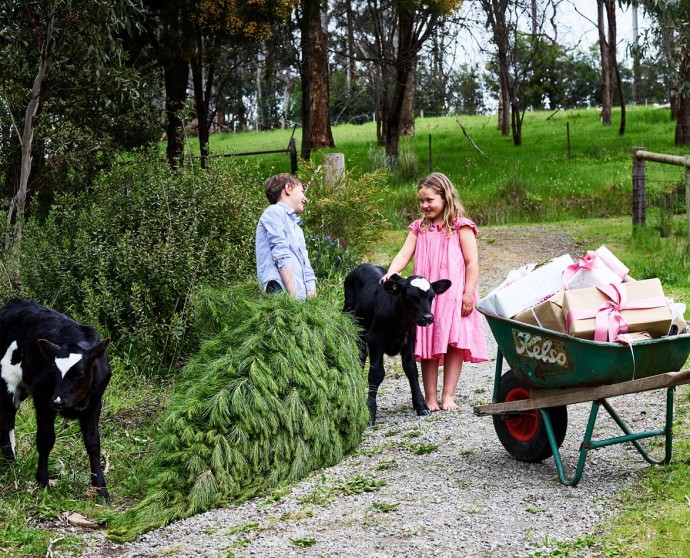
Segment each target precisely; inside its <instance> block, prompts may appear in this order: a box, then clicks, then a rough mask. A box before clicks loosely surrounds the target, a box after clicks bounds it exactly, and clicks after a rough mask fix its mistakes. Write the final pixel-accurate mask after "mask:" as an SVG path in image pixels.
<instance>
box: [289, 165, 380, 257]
mask: <svg viewBox="0 0 690 558" xmlns="http://www.w3.org/2000/svg"><path fill="white" fill-rule="evenodd" d="M299 174H300V179H301V180H302V182H304V183H305V184H306V185H307V186H308V190H307V198H308V199H309V203H308V204H307V207H306V209H305V212H304V215H303V216H302V217H303V219H304V225H305V229H306V231H312V232H314V233H317V234H320V235H323V236H329V237H331V239H333V240H334V241H335V240H337V241H338V242H339V244H340V246H341V247H342V249H344V250H347V251H348V252H349V253H350V254H352V255H353V256H355V257H361V256H363V255H364V254H365V253H366V250H367V248H368V246H369V245H370V244H371V243H372V242H373V241H374V240H375V239H376V238H377V235H378V233H379V232H380V230H381V229H382V228H387V227H389V226H390V224H389V223H388V222H387V221H386V219H385V218H384V217H383V215H382V213H381V210H380V207H381V206H382V205H383V203H382V202H383V197H384V196H385V195H386V187H385V180H386V174H385V173H383V172H380V171H378V172H371V173H364V174H362V175H358V176H355V175H353V174H346V175H345V178H344V179H343V181H342V182H340V183H339V185H338V186H335V187H334V186H332V185H331V184H329V183H328V181H327V180H326V176H325V172H324V169H323V168H321V167H315V166H314V165H313V164H311V163H305V164H304V166H303V170H301V171H300V173H299ZM310 259H311V255H310Z"/></svg>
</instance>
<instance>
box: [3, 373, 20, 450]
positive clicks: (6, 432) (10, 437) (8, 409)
mask: <svg viewBox="0 0 690 558" xmlns="http://www.w3.org/2000/svg"><path fill="white" fill-rule="evenodd" d="M16 414H17V409H16V407H15V406H14V398H13V397H12V396H11V395H9V394H8V393H7V387H6V385H5V382H3V381H2V380H0V451H1V455H0V457H1V458H2V459H4V460H7V461H14V448H13V447H12V446H13V445H14V417H15V415H16Z"/></svg>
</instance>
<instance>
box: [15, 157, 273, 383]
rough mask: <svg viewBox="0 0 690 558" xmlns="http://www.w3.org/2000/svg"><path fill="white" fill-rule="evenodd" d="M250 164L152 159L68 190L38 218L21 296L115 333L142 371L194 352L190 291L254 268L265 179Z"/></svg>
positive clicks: (32, 223)
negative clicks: (175, 163) (181, 165)
mask: <svg viewBox="0 0 690 558" xmlns="http://www.w3.org/2000/svg"><path fill="white" fill-rule="evenodd" d="M253 172H254V171H253V170H252V169H251V168H250V167H246V166H238V165H236V166H224V167H223V168H212V169H211V170H210V171H208V172H194V171H190V170H183V169H181V170H178V171H176V172H175V173H173V172H171V171H170V170H169V169H168V168H167V166H166V165H165V163H164V162H162V161H159V160H158V158H153V160H151V161H147V160H146V158H145V157H144V156H141V157H139V158H137V159H136V160H135V161H132V162H130V163H129V164H125V165H122V166H120V167H118V168H116V169H114V170H112V171H111V172H108V173H105V174H103V175H102V176H101V177H99V178H98V180H96V184H95V186H94V188H93V190H90V191H88V192H81V193H79V194H64V195H62V196H60V197H59V198H58V199H56V201H55V204H54V205H53V207H52V209H51V211H50V215H49V217H48V218H47V219H46V220H45V221H43V222H39V221H38V220H36V219H31V220H29V222H28V223H27V226H26V227H25V233H24V239H23V244H22V254H21V270H20V277H21V281H22V289H21V290H22V294H23V295H24V296H27V297H29V298H33V299H35V300H37V301H39V302H42V303H44V304H47V305H49V306H52V307H55V308H57V309H59V310H61V311H64V312H68V313H69V314H70V315H72V316H73V317H74V318H75V319H78V320H83V321H85V322H88V323H90V324H93V325H94V326H95V327H97V328H98V329H99V330H100V331H101V333H102V334H103V335H110V336H112V337H113V338H114V340H115V341H116V346H120V347H121V350H122V351H124V352H127V353H128V354H130V355H131V356H133V357H135V358H136V359H137V360H138V361H139V363H140V365H141V366H142V367H143V368H144V369H147V368H148V369H153V370H155V369H158V368H159V367H160V366H161V365H163V366H168V365H170V364H174V363H176V362H178V361H179V360H180V359H181V358H186V357H187V356H188V354H189V352H190V350H191V349H192V348H193V347H194V346H196V345H195V341H194V338H193V335H190V329H189V319H190V313H189V308H188V298H189V296H190V295H191V294H192V293H193V291H194V289H195V288H197V287H198V286H199V285H202V284H209V285H224V284H225V285H227V284H229V283H232V282H234V281H236V280H237V278H238V277H239V278H244V277H246V276H248V275H253V274H254V273H255V269H254V242H253V239H254V224H255V223H256V221H257V220H258V216H259V214H260V212H261V210H262V209H263V206H264V205H265V201H264V200H263V199H262V197H263V195H262V191H261V188H259V187H257V188H256V189H252V188H248V187H247V186H246V185H247V184H261V183H262V182H263V181H262V180H261V179H260V178H257V177H255V176H254V175H253Z"/></svg>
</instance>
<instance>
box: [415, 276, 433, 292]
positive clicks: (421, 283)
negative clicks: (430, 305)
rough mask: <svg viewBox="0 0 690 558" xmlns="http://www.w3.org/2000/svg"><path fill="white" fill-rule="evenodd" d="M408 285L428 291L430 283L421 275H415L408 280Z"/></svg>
mask: <svg viewBox="0 0 690 558" xmlns="http://www.w3.org/2000/svg"><path fill="white" fill-rule="evenodd" d="M410 285H412V286H413V287H417V288H418V289H419V290H420V291H424V292H426V291H428V290H429V289H430V288H431V283H429V281H427V280H426V279H424V278H423V277H416V278H415V279H412V281H410Z"/></svg>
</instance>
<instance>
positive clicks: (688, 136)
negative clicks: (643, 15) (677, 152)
mask: <svg viewBox="0 0 690 558" xmlns="http://www.w3.org/2000/svg"><path fill="white" fill-rule="evenodd" d="M626 3H630V2H629V0H628V1H626ZM638 4H639V5H641V6H643V7H644V8H645V9H646V10H647V12H648V13H649V14H650V15H651V16H652V17H653V18H654V20H655V23H656V26H655V33H656V34H657V38H658V41H657V46H659V47H660V48H662V49H663V50H664V51H665V56H666V60H667V61H668V65H669V67H670V68H671V70H672V72H673V74H674V75H675V79H674V80H673V81H674V82H675V83H676V84H677V85H676V88H675V94H676V98H677V100H675V99H672V105H673V104H675V117H676V129H675V144H676V145H677V146H688V145H690V2H688V1H687V0H639V2H638Z"/></svg>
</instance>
